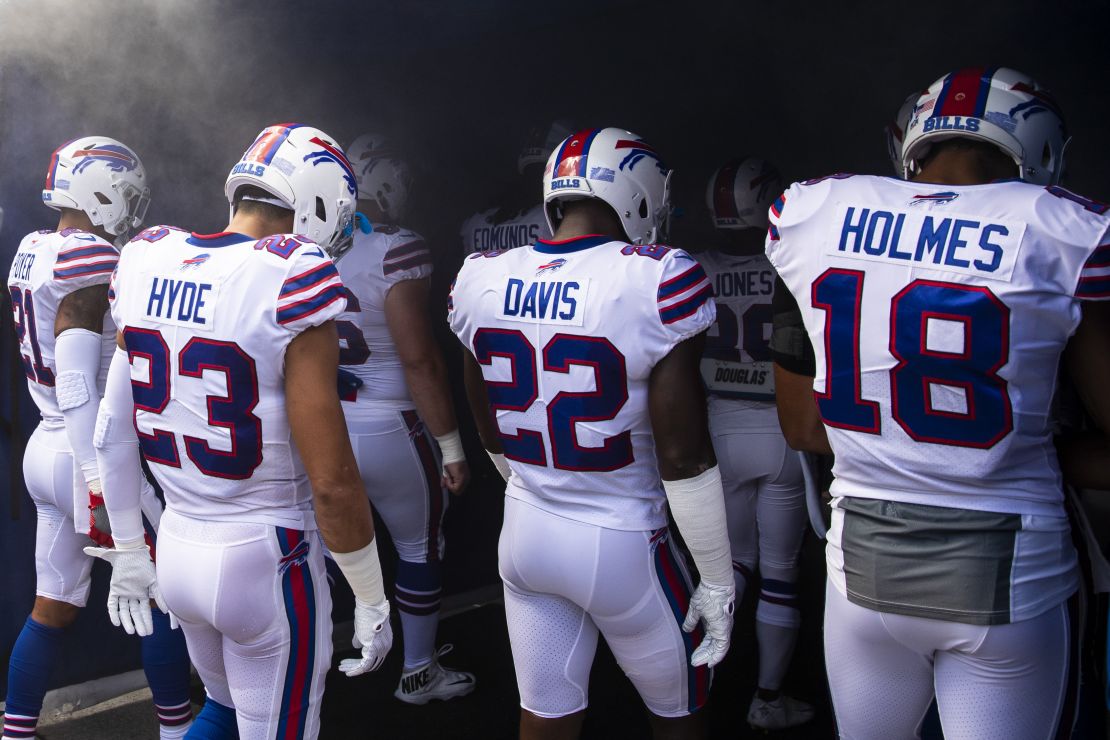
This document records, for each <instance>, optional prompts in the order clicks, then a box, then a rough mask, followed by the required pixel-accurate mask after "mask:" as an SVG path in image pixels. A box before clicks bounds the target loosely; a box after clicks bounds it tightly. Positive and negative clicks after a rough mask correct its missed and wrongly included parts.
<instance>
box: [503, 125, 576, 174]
mask: <svg viewBox="0 0 1110 740" xmlns="http://www.w3.org/2000/svg"><path fill="white" fill-rule="evenodd" d="M574 128H575V127H574V125H573V124H571V123H570V122H569V121H566V120H563V119H559V120H557V121H553V122H552V123H551V124H550V125H548V126H533V127H532V128H531V129H530V130H529V131H528V140H527V141H526V142H525V143H524V148H523V149H521V150H520V156H518V157H517V159H516V171H517V172H518V173H520V174H522V175H523V174H524V170H525V168H526V167H528V166H530V165H533V164H545V163H546V162H547V158H548V157H550V156H551V152H552V150H553V149H555V147H557V146H559V142H561V141H562V140H563V139H565V138H567V137H568V136H570V135H571V134H573V133H574Z"/></svg>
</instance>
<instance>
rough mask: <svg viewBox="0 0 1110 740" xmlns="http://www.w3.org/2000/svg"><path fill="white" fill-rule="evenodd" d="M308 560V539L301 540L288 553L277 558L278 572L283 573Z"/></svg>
mask: <svg viewBox="0 0 1110 740" xmlns="http://www.w3.org/2000/svg"><path fill="white" fill-rule="evenodd" d="M306 562H308V540H301V541H300V542H298V543H297V545H296V547H294V548H293V549H292V550H290V551H289V554H288V555H282V556H281V559H280V560H278V573H280V574H282V575H284V574H285V572H286V571H287V570H289V569H290V568H292V567H294V566H299V565H304V564H305V563H306Z"/></svg>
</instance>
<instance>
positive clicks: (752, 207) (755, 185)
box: [705, 157, 783, 229]
mask: <svg viewBox="0 0 1110 740" xmlns="http://www.w3.org/2000/svg"><path fill="white" fill-rule="evenodd" d="M782 191H783V183H782V175H780V174H779V171H778V169H777V168H776V167H775V166H774V165H773V164H771V163H770V162H768V161H766V160H763V159H759V158H758V157H745V158H743V159H737V160H733V161H731V162H728V163H727V164H725V165H722V166H721V167H720V168H718V169H717V171H716V172H714V173H713V176H712V177H710V178H709V186H708V187H707V188H706V189H705V202H706V204H707V205H708V206H709V213H710V214H711V215H712V217H713V225H714V226H716V227H717V228H718V229H766V228H767V209H768V208H769V207H770V206H771V201H773V200H774V199H775V198H776V197H777V196H778V194H779V193H781V192H782Z"/></svg>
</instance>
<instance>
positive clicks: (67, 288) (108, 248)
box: [53, 233, 120, 295]
mask: <svg viewBox="0 0 1110 740" xmlns="http://www.w3.org/2000/svg"><path fill="white" fill-rule="evenodd" d="M119 256H120V254H119V250H118V249H116V248H115V247H113V246H112V245H111V244H109V243H108V242H106V241H104V240H103V239H101V238H99V237H97V236H93V235H92V234H85V233H79V234H73V235H71V236H70V237H69V238H68V239H66V241H65V242H64V243H63V244H62V247H61V249H60V250H59V252H58V256H57V258H56V259H55V260H54V276H53V277H54V282H55V284H57V286H58V287H59V289H60V290H61V294H62V295H65V294H68V293H72V292H73V291H75V290H80V289H81V288H87V287H89V286H90V285H100V284H103V283H106V282H108V281H109V279H110V278H111V276H112V272H113V271H114V270H115V269H116V264H117V263H118V262H119Z"/></svg>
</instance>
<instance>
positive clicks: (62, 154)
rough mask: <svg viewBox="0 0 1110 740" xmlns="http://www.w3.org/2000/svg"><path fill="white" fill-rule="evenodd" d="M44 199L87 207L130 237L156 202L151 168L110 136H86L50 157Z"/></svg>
mask: <svg viewBox="0 0 1110 740" xmlns="http://www.w3.org/2000/svg"><path fill="white" fill-rule="evenodd" d="M42 202H43V203H45V204H46V205H48V206H50V207H51V208H54V209H62V208H72V209H73V210H75V211H84V212H85V214H86V215H88V217H89V220H90V221H92V222H93V224H94V225H96V226H100V227H101V228H103V229H104V230H105V231H107V232H108V233H109V234H113V235H115V236H123V237H126V236H127V235H128V234H129V233H130V232H132V231H134V230H135V229H137V228H138V227H139V225H140V224H142V222H143V218H144V217H145V216H146V209H147V207H148V206H149V205H150V188H149V187H147V184H146V169H145V168H144V167H143V163H142V161H141V160H140V159H139V155H137V154H135V152H133V151H132V150H131V149H130V148H128V147H127V146H124V145H123V144H122V143H120V142H118V141H116V140H115V139H109V138H108V137H107V136H82V137H81V138H80V139H74V140H73V141H71V142H69V143H66V144H63V145H62V146H60V147H58V148H57V149H55V150H54V153H53V154H52V155H51V156H50V165H49V167H48V169H47V170H46V184H45V185H44V186H43V189H42Z"/></svg>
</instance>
